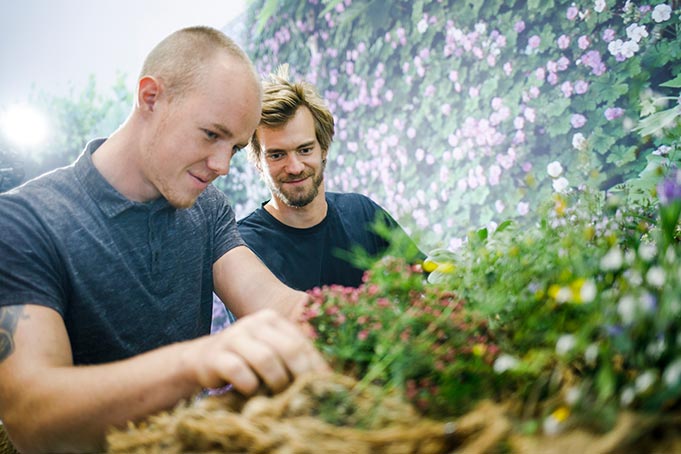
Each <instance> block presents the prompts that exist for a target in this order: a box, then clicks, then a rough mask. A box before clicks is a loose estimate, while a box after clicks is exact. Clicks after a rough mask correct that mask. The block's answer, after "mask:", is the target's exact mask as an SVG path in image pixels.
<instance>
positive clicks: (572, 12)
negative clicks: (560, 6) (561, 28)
mask: <svg viewBox="0 0 681 454" xmlns="http://www.w3.org/2000/svg"><path fill="white" fill-rule="evenodd" d="M577 15H579V10H578V9H577V7H576V6H571V7H569V8H568V9H567V14H566V16H567V18H568V20H575V19H576V18H577Z"/></svg>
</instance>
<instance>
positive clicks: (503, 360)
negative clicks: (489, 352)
mask: <svg viewBox="0 0 681 454" xmlns="http://www.w3.org/2000/svg"><path fill="white" fill-rule="evenodd" d="M518 364H520V361H518V359H517V358H514V357H513V356H511V355H506V354H503V355H499V357H498V358H497V359H496V361H494V365H493V366H492V368H493V369H494V372H496V373H497V374H501V373H504V372H506V371H507V370H512V369H515V368H516V367H517V366H518Z"/></svg>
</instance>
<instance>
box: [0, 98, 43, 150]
mask: <svg viewBox="0 0 681 454" xmlns="http://www.w3.org/2000/svg"><path fill="white" fill-rule="evenodd" d="M0 127H2V130H3V132H4V135H5V136H6V137H7V139H9V140H10V141H11V142H13V143H14V144H15V145H17V146H20V147H34V146H37V145H40V144H41V143H42V142H43V141H44V140H45V138H46V137H47V131H48V126H47V120H46V119H45V116H44V115H43V114H42V113H41V112H39V111H38V110H37V109H35V108H33V107H31V106H29V105H26V104H15V105H13V106H10V107H9V108H7V110H6V111H5V112H4V113H3V114H2V117H1V118H0Z"/></svg>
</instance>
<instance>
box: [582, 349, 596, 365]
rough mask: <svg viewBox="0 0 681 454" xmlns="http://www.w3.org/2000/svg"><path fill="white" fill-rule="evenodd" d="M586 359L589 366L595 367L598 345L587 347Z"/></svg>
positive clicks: (585, 351)
mask: <svg viewBox="0 0 681 454" xmlns="http://www.w3.org/2000/svg"><path fill="white" fill-rule="evenodd" d="M584 359H585V360H586V362H587V364H589V365H591V366H595V365H596V360H597V359H598V345H596V344H591V345H589V346H588V347H586V350H584Z"/></svg>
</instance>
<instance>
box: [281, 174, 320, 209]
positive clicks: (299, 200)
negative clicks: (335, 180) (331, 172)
mask: <svg viewBox="0 0 681 454" xmlns="http://www.w3.org/2000/svg"><path fill="white" fill-rule="evenodd" d="M323 181H324V172H323V171H322V172H320V173H318V174H313V176H312V187H311V188H310V189H307V190H305V189H302V190H301V189H293V190H290V191H289V190H284V189H283V185H284V183H283V182H280V183H279V184H275V183H274V182H273V181H271V180H270V181H269V186H270V190H271V191H272V194H273V195H274V196H275V197H276V198H277V199H279V200H281V201H282V202H284V203H285V204H286V205H288V206H290V207H294V208H302V207H304V206H306V205H308V204H310V203H312V201H313V200H314V199H315V198H316V197H317V195H318V194H319V187H320V186H321V185H322V182H323Z"/></svg>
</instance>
